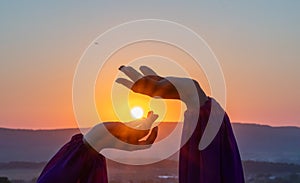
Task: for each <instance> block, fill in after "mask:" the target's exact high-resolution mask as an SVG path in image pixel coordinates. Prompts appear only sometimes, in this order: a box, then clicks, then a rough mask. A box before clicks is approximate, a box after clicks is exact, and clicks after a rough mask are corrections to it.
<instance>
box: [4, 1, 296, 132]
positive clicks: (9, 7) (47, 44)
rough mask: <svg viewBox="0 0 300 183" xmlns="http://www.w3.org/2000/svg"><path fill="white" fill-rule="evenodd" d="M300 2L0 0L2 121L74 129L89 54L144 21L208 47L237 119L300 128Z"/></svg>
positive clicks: (229, 108) (16, 125)
mask: <svg viewBox="0 0 300 183" xmlns="http://www.w3.org/2000/svg"><path fill="white" fill-rule="evenodd" d="M299 8H300V2H299V1H296V0H294V1H292V0H287V1H280V0H253V1H231V0H212V1H177V0H176V1H175V0H164V1H161V0H153V1H145V0H142V1H134V0H119V1H115V0H109V1H88V2H83V1H48V2H37V1H30V0H29V1H18V2H17V1H1V2H0V26H1V29H0V84H1V85H0V86H1V92H0V127H6V128H27V129H44V128H47V129H51V128H70V127H77V123H76V119H75V116H74V112H73V107H72V82H73V77H74V73H75V70H76V66H77V63H78V62H79V59H80V57H81V55H82V54H83V52H84V50H85V49H86V48H87V47H88V45H89V44H90V43H91V42H92V41H93V40H94V39H95V38H96V37H97V36H98V35H100V34H101V33H103V32H105V31H106V30H107V29H109V28H111V27H114V26H116V25H118V24H121V23H124V22H127V21H131V20H137V19H145V18H154V19H164V20H170V21H174V22H178V23H180V24H183V25H185V26H187V27H189V28H190V29H192V30H193V31H195V32H196V33H198V34H199V35H200V36H201V37H202V38H203V39H204V40H205V41H206V42H207V43H208V45H209V46H210V48H211V49H212V50H213V52H214V53H215V55H216V57H217V58H218V60H219V62H220V66H221V68H222V70H223V74H224V79H225V82H226V96H227V98H226V99H227V104H226V111H227V113H228V115H229V117H230V118H231V120H232V121H233V122H241V123H258V124H267V125H271V126H300V111H299V109H300V96H299V93H300V79H299V71H298V70H299V69H300V62H299V61H300V55H299V48H300V22H299V20H300V11H299ZM112 41H113V40H112ZM116 73H117V72H116ZM212 97H213V96H212ZM100 105H101V104H100ZM105 105H106V104H105ZM108 118H109V116H108V117H107V119H108Z"/></svg>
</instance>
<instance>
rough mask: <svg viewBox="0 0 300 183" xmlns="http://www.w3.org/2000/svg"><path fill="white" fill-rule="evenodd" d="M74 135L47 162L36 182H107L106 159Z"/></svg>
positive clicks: (80, 137) (80, 136)
mask: <svg viewBox="0 0 300 183" xmlns="http://www.w3.org/2000/svg"><path fill="white" fill-rule="evenodd" d="M82 138H83V135H82V134H77V135H74V136H73V137H72V139H71V141H70V142H68V143H67V144H66V145H64V146H63V147H62V148H61V149H60V150H59V151H58V152H57V153H56V155H55V156H54V157H53V158H52V159H51V160H50V161H49V162H48V164H47V165H46V167H45V168H44V170H43V171H42V173H41V175H40V177H39V178H38V180H37V182H38V183H107V182H108V181H107V171H106V160H105V158H104V156H102V155H100V154H99V153H98V152H96V151H95V150H94V149H92V148H91V147H89V146H88V145H87V144H85V143H83V140H82Z"/></svg>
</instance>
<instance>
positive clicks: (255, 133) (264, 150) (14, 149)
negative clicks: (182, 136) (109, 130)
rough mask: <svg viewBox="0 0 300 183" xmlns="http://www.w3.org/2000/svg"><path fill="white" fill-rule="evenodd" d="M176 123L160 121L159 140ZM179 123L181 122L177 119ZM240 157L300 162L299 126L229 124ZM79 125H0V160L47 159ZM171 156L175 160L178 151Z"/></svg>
mask: <svg viewBox="0 0 300 183" xmlns="http://www.w3.org/2000/svg"><path fill="white" fill-rule="evenodd" d="M175 125H176V123H167V122H164V123H161V124H160V129H159V136H158V140H160V139H162V138H164V137H166V136H167V135H168V134H169V133H170V132H171V131H172V129H174V127H175ZM179 125H182V124H181V123H179ZM232 126H233V129H234V133H235V136H236V139H237V141H238V144H239V149H240V153H241V156H242V159H243V160H255V161H268V162H286V163H296V164H300V140H299V139H300V128H297V127H271V126H266V125H256V124H241V123H233V124H232ZM79 132H80V131H79V130H78V129H59V130H19V129H5V128H0V147H1V152H0V162H11V161H23V162H24V161H25V162H43V161H48V160H49V159H50V158H51V157H52V156H53V155H54V154H55V153H56V152H57V150H58V149H59V148H60V147H61V146H62V145H63V144H65V143H66V142H68V141H69V140H70V138H71V137H72V135H74V134H77V133H79ZM170 159H172V160H176V159H177V155H174V156H173V157H171V158H170Z"/></svg>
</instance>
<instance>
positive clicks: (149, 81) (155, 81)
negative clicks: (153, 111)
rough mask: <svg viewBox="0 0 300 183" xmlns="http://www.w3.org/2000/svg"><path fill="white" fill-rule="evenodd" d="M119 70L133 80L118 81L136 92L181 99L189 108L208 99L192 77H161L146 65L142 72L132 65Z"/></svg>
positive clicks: (120, 79) (142, 67)
mask: <svg viewBox="0 0 300 183" xmlns="http://www.w3.org/2000/svg"><path fill="white" fill-rule="evenodd" d="M119 70H120V71H122V72H123V73H124V74H125V75H127V76H128V77H129V78H130V79H131V80H128V79H125V78H118V79H117V80H116V82H117V83H120V84H122V85H124V86H126V87H127V88H129V89H131V90H132V91H134V92H136V93H141V94H144V95H148V96H150V97H161V98H164V99H180V100H182V101H183V102H184V103H185V104H186V105H187V107H188V108H189V107H193V106H195V105H196V104H195V101H199V102H200V106H201V105H203V104H204V103H205V102H206V101H207V99H208V97H207V96H206V94H205V93H204V91H203V90H202V88H201V87H200V85H199V84H198V82H197V81H195V80H193V79H190V78H179V77H161V76H159V75H157V74H156V73H155V72H154V71H153V70H152V69H150V68H149V67H146V66H141V67H140V71H141V72H142V74H141V73H139V72H138V71H136V70H135V69H133V68H132V67H130V66H121V67H120V68H119ZM193 88H194V90H193ZM198 104H199V103H198Z"/></svg>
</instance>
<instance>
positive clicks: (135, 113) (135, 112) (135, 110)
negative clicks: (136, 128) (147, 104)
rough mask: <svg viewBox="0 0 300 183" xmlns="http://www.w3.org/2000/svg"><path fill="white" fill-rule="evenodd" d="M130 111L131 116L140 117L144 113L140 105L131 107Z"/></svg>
mask: <svg viewBox="0 0 300 183" xmlns="http://www.w3.org/2000/svg"><path fill="white" fill-rule="evenodd" d="M130 113H131V116H132V117H133V118H135V119H140V118H142V117H143V115H144V110H143V109H142V108H141V107H139V106H136V107H133V108H132V109H131V111H130Z"/></svg>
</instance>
